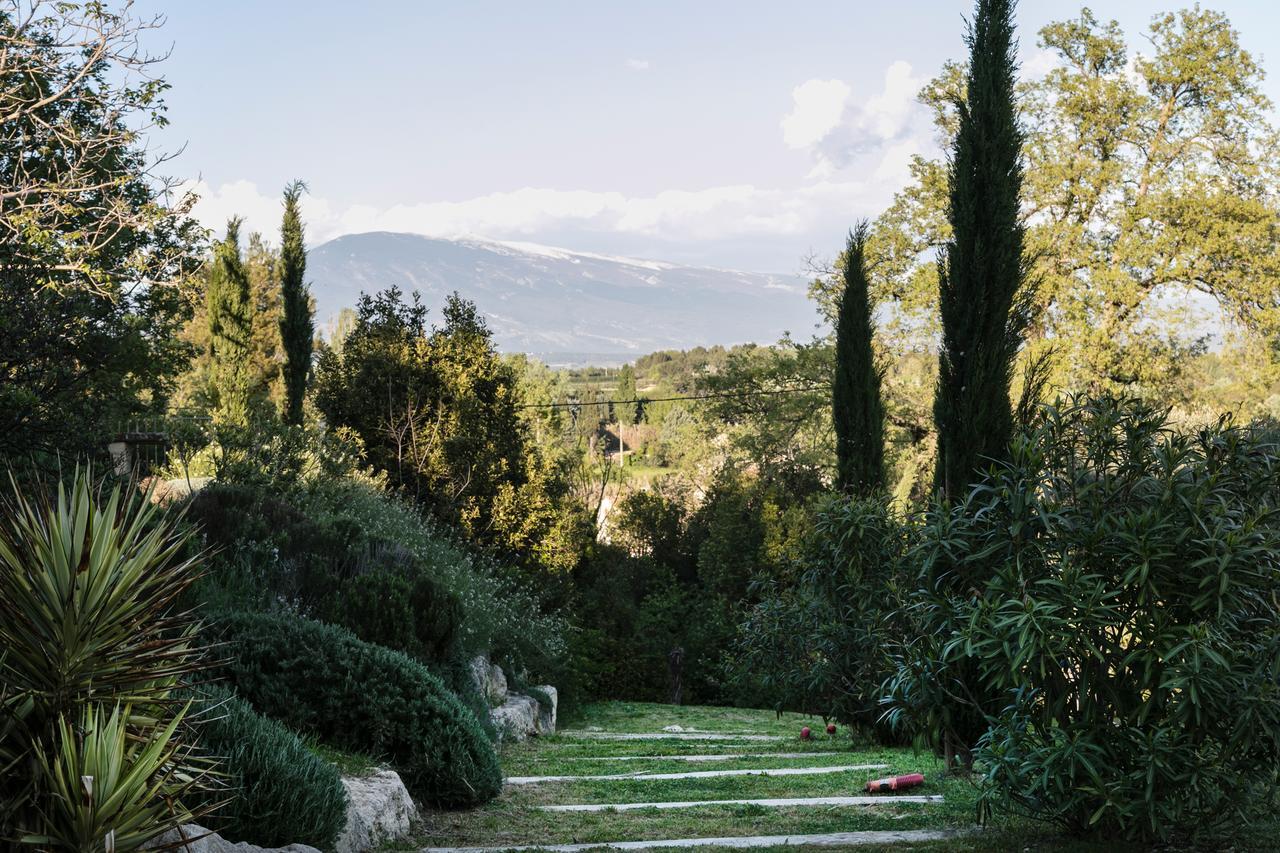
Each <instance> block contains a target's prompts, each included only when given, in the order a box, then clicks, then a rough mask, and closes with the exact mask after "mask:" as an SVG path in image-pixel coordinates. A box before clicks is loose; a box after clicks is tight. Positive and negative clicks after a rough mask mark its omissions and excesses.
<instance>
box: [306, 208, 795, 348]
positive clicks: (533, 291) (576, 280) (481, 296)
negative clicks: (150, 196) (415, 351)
mask: <svg viewBox="0 0 1280 853" xmlns="http://www.w3.org/2000/svg"><path fill="white" fill-rule="evenodd" d="M307 278H308V281H309V283H310V285H311V290H312V293H313V294H314V296H315V298H316V320H317V324H318V325H320V326H324V325H326V324H330V323H332V322H333V321H334V320H335V319H336V317H337V316H338V314H339V312H340V311H341V309H343V308H353V307H355V304H356V301H357V299H358V298H359V294H360V293H361V292H365V293H373V292H376V291H379V290H383V289H386V288H388V287H391V286H393V285H394V286H397V287H399V288H400V289H401V290H403V291H405V292H407V293H411V292H413V291H415V290H416V291H419V292H420V293H421V294H422V297H423V301H424V303H426V305H427V306H428V307H429V308H431V309H432V310H433V311H434V310H435V309H437V308H438V307H439V305H441V304H442V303H443V301H444V298H445V296H446V295H447V294H449V293H451V292H454V291H457V292H458V293H459V294H461V295H462V296H463V297H464V298H466V299H469V300H471V301H473V302H475V303H476V305H477V307H478V308H479V310H480V312H481V313H482V314H483V315H484V317H485V319H486V321H487V322H488V324H489V326H490V328H491V329H492V330H493V333H494V340H495V342H496V344H497V346H498V348H499V349H501V350H503V351H505V352H528V353H547V352H560V353H565V352H579V353H599V354H608V353H614V354H617V355H619V356H622V355H641V354H643V353H647V352H653V351H655V350H661V349H688V348H690V347H693V346H712V345H716V344H722V345H731V344H738V343H749V342H754V343H772V342H773V341H775V340H777V339H778V338H779V337H781V335H782V334H783V333H784V332H788V331H790V332H799V331H803V330H806V329H808V328H811V327H813V326H814V325H815V323H816V321H817V313H816V311H815V310H814V309H813V306H812V305H811V304H810V303H809V301H808V298H807V286H808V282H807V280H806V279H805V278H804V277H803V276H799V275H787V274H781V273H759V272H747V271H742V270H730V269H722V268H717V267H698V266H690V265H687V264H677V263H670V262H667V261H659V260H651V259H643V258H630V257H623V256H615V255H604V254H598V253H593V252H582V251H576V250H572V249H562V248H558V247H553V246H543V245H539V244H536V243H523V242H514V241H499V240H489V239H486V238H482V237H474V236H468V237H460V238H440V237H426V236H422V235H418V234H407V233H400V232H390V231H371V232H365V233H360V234H347V235H343V236H341V237H337V238H335V239H333V240H330V241H328V242H326V243H323V244H321V245H319V246H316V247H315V248H313V249H311V251H310V252H308V257H307Z"/></svg>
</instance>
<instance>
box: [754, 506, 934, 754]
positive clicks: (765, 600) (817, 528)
mask: <svg viewBox="0 0 1280 853" xmlns="http://www.w3.org/2000/svg"><path fill="white" fill-rule="evenodd" d="M911 531H912V528H911V526H910V525H909V524H908V523H906V522H905V521H903V520H902V519H899V518H897V517H896V516H895V515H894V514H893V512H892V510H891V509H890V507H889V504H888V501H887V498H885V497H883V496H875V497H865V498H854V497H847V496H843V495H836V496H832V497H830V498H828V499H826V500H825V501H823V502H821V503H819V504H818V505H817V506H816V508H815V511H814V521H813V530H812V532H811V534H810V536H809V537H808V541H807V542H806V545H805V548H804V552H803V556H802V559H801V562H800V566H799V571H798V572H797V576H796V580H795V582H794V583H789V584H784V583H781V582H774V583H771V584H769V585H768V586H767V587H766V589H767V592H766V593H765V594H763V595H762V597H761V600H760V602H759V603H758V604H757V605H755V606H754V607H753V608H752V609H751V610H750V611H748V612H747V614H746V617H745V619H744V620H743V622H742V624H741V625H740V626H739V631H738V637H737V640H736V642H735V644H734V650H733V664H732V670H731V671H732V673H733V675H734V680H735V682H736V683H737V685H738V688H739V691H740V693H743V694H749V693H751V692H755V693H756V695H757V697H758V698H759V700H763V701H764V702H768V703H770V704H772V705H773V706H774V707H775V708H777V709H778V710H794V711H803V712H806V713H811V714H819V715H821V716H822V717H824V718H832V719H835V720H838V721H839V722H841V723H844V724H846V725H848V726H851V727H853V728H855V729H858V730H860V731H862V732H864V733H866V734H870V735H873V736H875V737H876V738H877V739H879V740H881V741H889V742H896V741H900V740H901V739H902V734H901V733H897V732H894V731H892V729H891V727H889V726H888V725H887V724H885V723H883V722H881V716H882V714H883V710H884V709H883V707H882V706H881V702H880V698H881V695H882V690H881V686H882V684H883V683H884V681H885V680H886V679H887V678H888V677H889V675H890V674H891V672H892V661H891V659H890V657H889V655H888V653H887V652H886V641H887V640H889V639H890V638H892V637H894V636H895V633H896V632H897V631H899V630H900V629H901V626H900V621H901V620H898V619H895V618H893V617H892V616H891V614H892V613H893V611H894V609H895V605H896V604H897V602H898V600H899V597H900V595H901V594H902V588H903V580H904V573H905V566H906V562H905V555H906V553H907V550H908V546H909V544H910V540H911Z"/></svg>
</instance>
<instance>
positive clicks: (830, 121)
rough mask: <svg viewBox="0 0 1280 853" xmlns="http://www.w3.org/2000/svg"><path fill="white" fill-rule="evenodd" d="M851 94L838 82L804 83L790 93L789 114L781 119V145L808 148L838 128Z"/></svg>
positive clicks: (819, 81) (808, 81) (844, 85)
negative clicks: (790, 105) (790, 104)
mask: <svg viewBox="0 0 1280 853" xmlns="http://www.w3.org/2000/svg"><path fill="white" fill-rule="evenodd" d="M850 94H852V90H851V89H850V88H849V86H848V85H847V84H845V83H844V82H843V81H840V80H807V81H805V82H804V83H801V84H800V85H799V86H796V87H795V88H794V89H792V90H791V100H792V107H791V112H790V113H788V114H787V115H786V116H784V117H783V119H782V141H783V142H785V143H787V145H789V146H790V147H792V148H808V147H809V146H811V145H813V144H814V143H817V142H820V141H822V139H823V137H825V136H826V135H827V134H828V133H830V132H831V131H832V130H833V129H834V128H835V127H837V126H838V125H839V124H840V117H841V116H842V115H843V114H844V110H845V103H846V102H847V101H848V100H849V95H850Z"/></svg>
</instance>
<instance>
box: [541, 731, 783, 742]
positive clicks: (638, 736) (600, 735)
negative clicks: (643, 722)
mask: <svg viewBox="0 0 1280 853" xmlns="http://www.w3.org/2000/svg"><path fill="white" fill-rule="evenodd" d="M560 736H561V737H567V738H577V739H585V740H746V741H779V740H790V738H786V737H783V736H782V735H733V734H703V733H698V732H588V731H564V732H560Z"/></svg>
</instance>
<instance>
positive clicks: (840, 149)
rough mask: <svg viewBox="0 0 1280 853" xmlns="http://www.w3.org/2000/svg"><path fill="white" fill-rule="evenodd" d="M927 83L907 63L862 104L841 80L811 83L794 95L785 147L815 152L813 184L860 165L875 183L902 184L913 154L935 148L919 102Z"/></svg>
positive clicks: (894, 68) (785, 122)
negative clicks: (918, 97)
mask: <svg viewBox="0 0 1280 853" xmlns="http://www.w3.org/2000/svg"><path fill="white" fill-rule="evenodd" d="M924 83H925V80H924V78H922V77H917V76H916V75H915V74H914V72H913V71H912V68H911V65H910V64H909V63H907V62H903V61H902V60H898V61H896V62H894V63H892V64H891V65H889V67H888V68H886V69H885V74H884V84H883V86H882V87H881V89H880V91H878V92H873V93H871V94H869V95H867V96H865V97H864V98H863V99H862V100H861V101H860V102H859V100H858V99H857V98H856V97H854V94H853V89H852V87H851V86H849V85H848V84H847V83H844V82H843V81H841V80H809V81H807V82H805V83H802V84H801V85H799V86H797V87H796V88H795V89H794V90H793V91H792V101H793V105H792V111H791V112H790V113H789V114H788V115H787V116H786V117H784V118H783V119H782V138H783V142H785V143H786V144H787V145H788V146H789V147H791V148H796V149H807V150H808V151H809V152H810V154H811V155H812V157H813V161H814V166H813V170H812V171H811V172H810V173H809V177H810V178H813V179H828V178H830V177H831V176H833V175H835V174H836V173H838V172H840V171H841V170H844V169H846V168H848V167H850V166H852V165H853V164H854V163H858V164H859V165H860V166H861V167H862V168H864V169H865V170H867V171H869V172H871V173H872V174H873V176H874V179H875V180H890V179H896V180H899V181H901V180H903V179H905V176H906V174H907V172H906V166H907V165H908V164H909V163H910V161H911V157H912V155H914V154H918V153H922V152H924V151H927V150H929V149H930V148H931V147H932V145H933V142H932V126H931V124H930V120H929V115H928V111H927V110H926V109H925V108H924V107H923V106H921V105H920V104H919V103H918V102H917V101H916V95H917V93H918V92H919V91H920V88H921V87H922V86H923V85H924Z"/></svg>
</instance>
